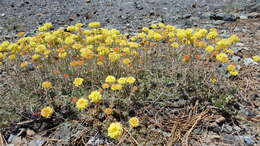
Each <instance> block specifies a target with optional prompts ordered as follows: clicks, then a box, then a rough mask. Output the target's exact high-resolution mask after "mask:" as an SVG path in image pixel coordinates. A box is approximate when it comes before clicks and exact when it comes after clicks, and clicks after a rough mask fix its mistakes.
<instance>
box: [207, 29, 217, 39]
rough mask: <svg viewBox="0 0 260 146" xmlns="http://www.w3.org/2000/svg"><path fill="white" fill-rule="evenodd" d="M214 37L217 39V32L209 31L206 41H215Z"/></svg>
mask: <svg viewBox="0 0 260 146" xmlns="http://www.w3.org/2000/svg"><path fill="white" fill-rule="evenodd" d="M216 37H218V32H217V31H216V30H215V31H214V30H213V31H210V32H209V33H208V35H207V39H208V40H211V39H215V38H216Z"/></svg>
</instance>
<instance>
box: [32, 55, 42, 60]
mask: <svg viewBox="0 0 260 146" xmlns="http://www.w3.org/2000/svg"><path fill="white" fill-rule="evenodd" d="M40 58H41V56H40V55H38V54H34V55H33V56H32V61H37V60H38V59H40Z"/></svg>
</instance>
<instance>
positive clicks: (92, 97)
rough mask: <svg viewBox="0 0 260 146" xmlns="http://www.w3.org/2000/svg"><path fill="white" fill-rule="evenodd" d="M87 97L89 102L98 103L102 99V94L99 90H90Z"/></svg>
mask: <svg viewBox="0 0 260 146" xmlns="http://www.w3.org/2000/svg"><path fill="white" fill-rule="evenodd" d="M88 98H89V99H90V100H91V102H94V103H96V104H98V103H100V102H101V100H102V95H101V93H100V92H99V91H92V92H91V93H90V95H89V96H88Z"/></svg>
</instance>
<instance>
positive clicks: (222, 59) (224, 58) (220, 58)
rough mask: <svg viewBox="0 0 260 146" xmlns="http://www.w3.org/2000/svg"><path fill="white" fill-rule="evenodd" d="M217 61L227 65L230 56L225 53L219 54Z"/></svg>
mask: <svg viewBox="0 0 260 146" xmlns="http://www.w3.org/2000/svg"><path fill="white" fill-rule="evenodd" d="M216 59H217V60H218V61H220V62H222V63H227V62H228V56H227V54H225V53H219V54H218V55H217V56H216Z"/></svg>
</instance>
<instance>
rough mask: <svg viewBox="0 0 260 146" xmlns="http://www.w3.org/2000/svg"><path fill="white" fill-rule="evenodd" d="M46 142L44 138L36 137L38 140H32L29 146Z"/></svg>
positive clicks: (36, 145) (39, 145) (37, 145)
mask: <svg viewBox="0 0 260 146" xmlns="http://www.w3.org/2000/svg"><path fill="white" fill-rule="evenodd" d="M44 142H45V141H44V140H41V139H36V140H32V141H30V143H29V144H28V146H42V145H43V144H44Z"/></svg>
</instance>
